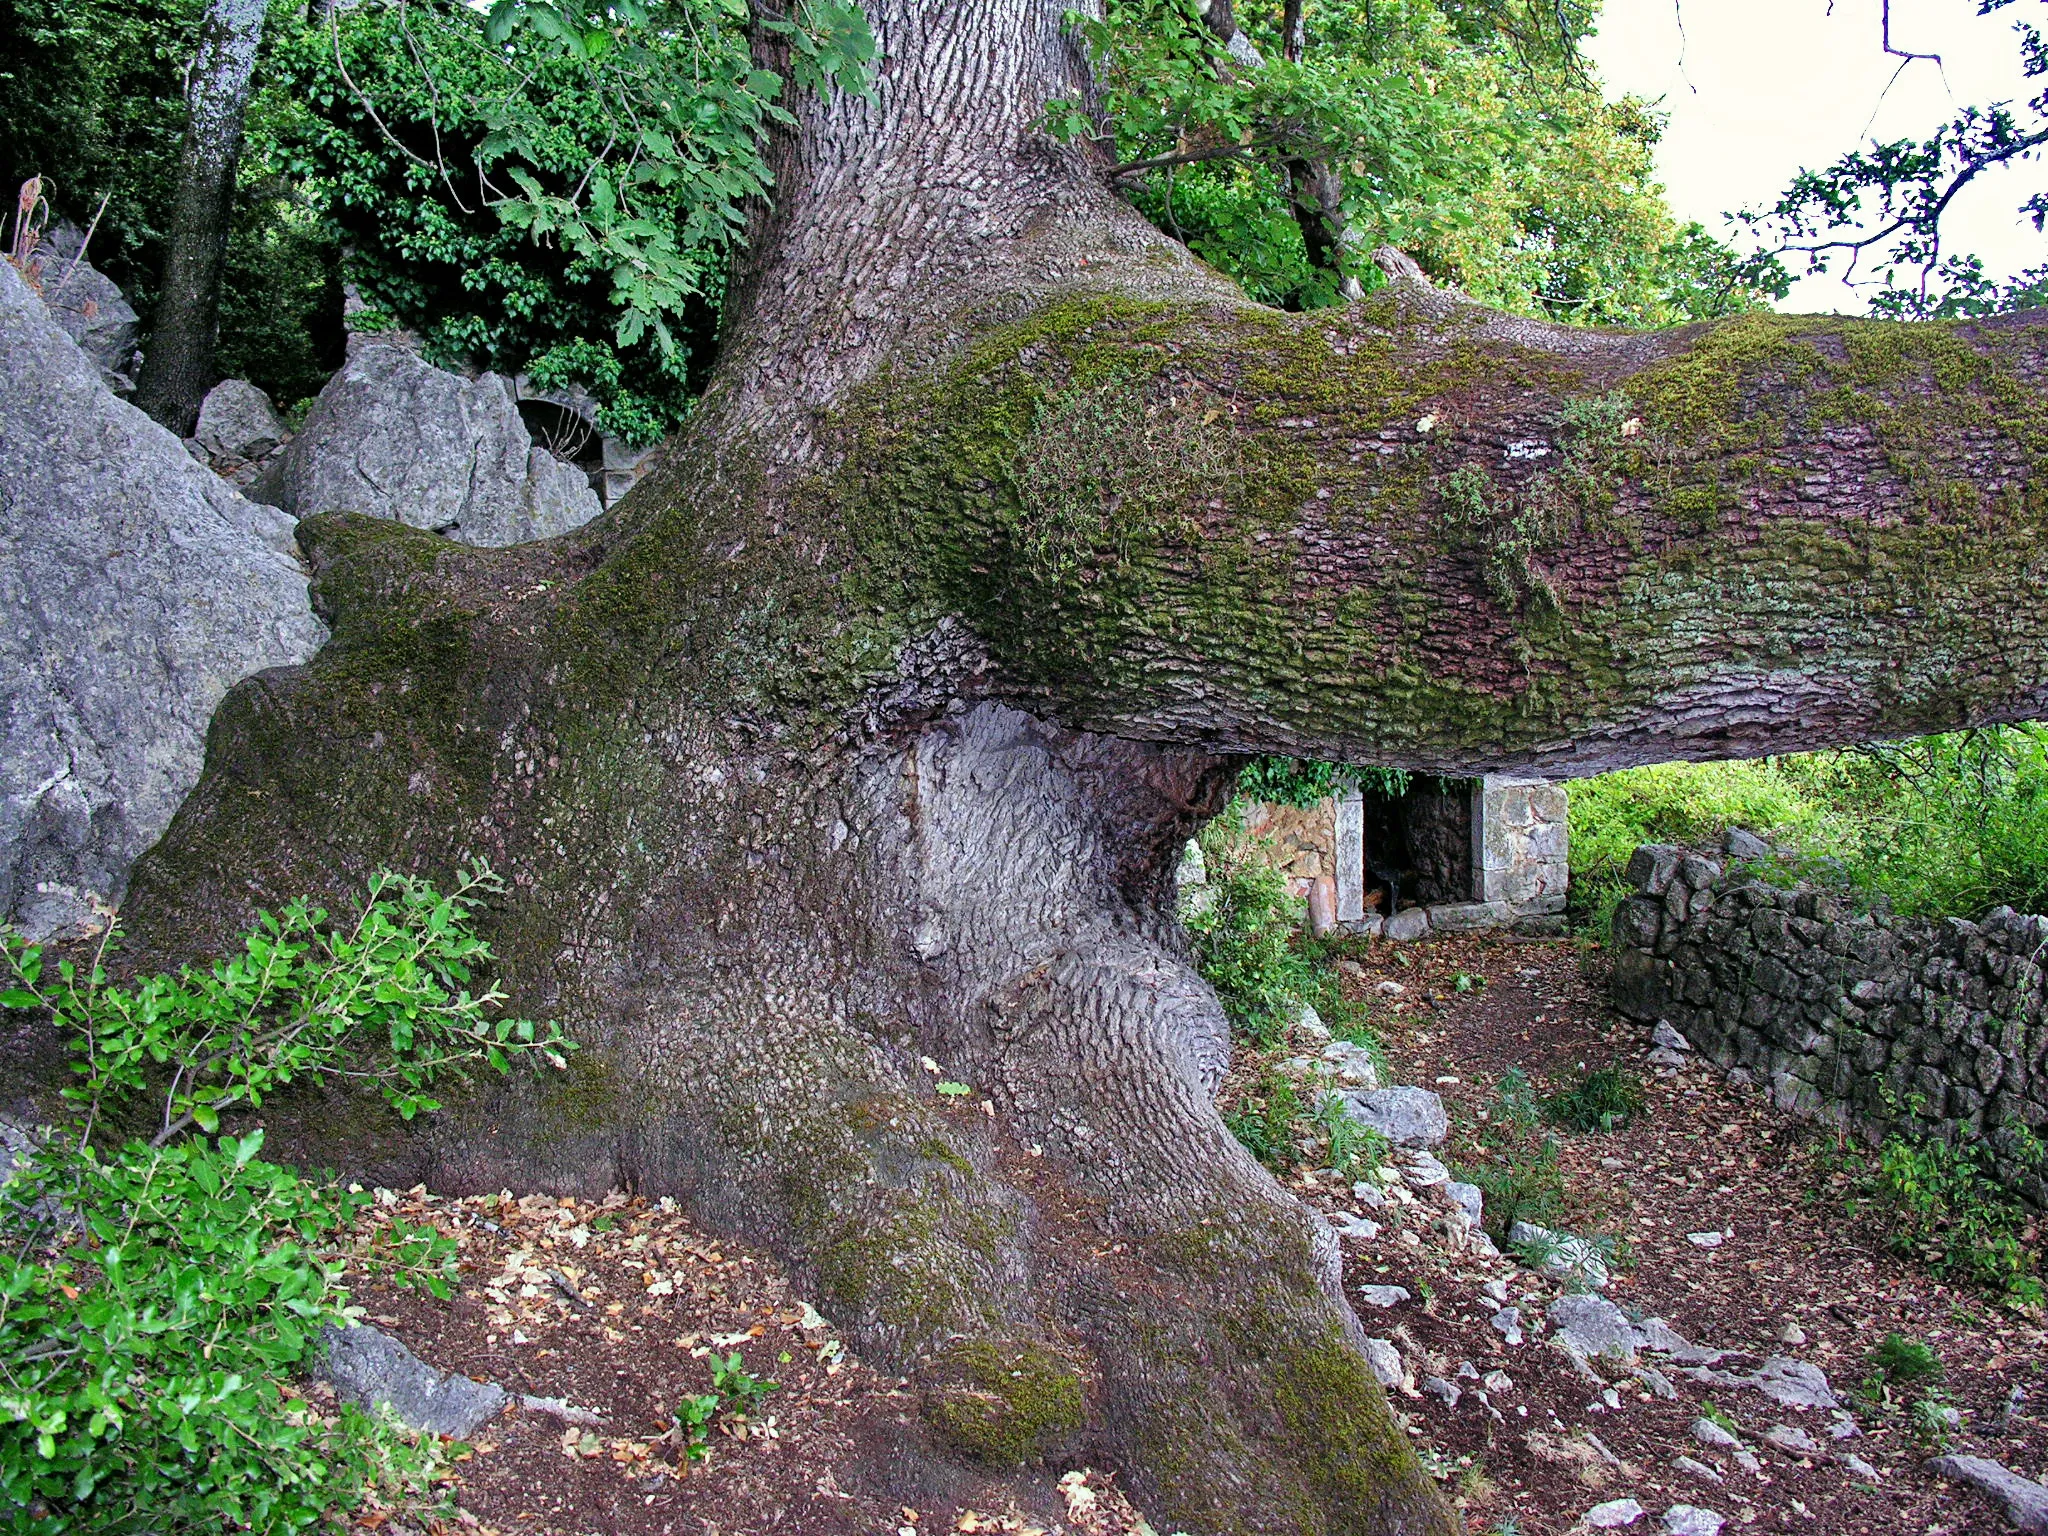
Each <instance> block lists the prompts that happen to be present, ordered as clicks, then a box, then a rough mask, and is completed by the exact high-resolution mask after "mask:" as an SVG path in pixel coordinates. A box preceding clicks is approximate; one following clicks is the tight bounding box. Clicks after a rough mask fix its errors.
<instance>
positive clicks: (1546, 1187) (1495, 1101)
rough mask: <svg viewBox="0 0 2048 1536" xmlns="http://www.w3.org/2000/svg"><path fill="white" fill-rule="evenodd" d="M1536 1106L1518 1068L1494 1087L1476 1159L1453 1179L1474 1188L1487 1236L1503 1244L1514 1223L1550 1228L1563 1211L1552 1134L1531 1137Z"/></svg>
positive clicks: (1561, 1183)
mask: <svg viewBox="0 0 2048 1536" xmlns="http://www.w3.org/2000/svg"><path fill="white" fill-rule="evenodd" d="M1542 1119H1543V1116H1542V1110H1541V1107H1540V1104H1539V1101H1538V1100H1537V1097H1536V1092H1535V1089H1534V1088H1533V1087H1532V1086H1531V1085H1530V1082H1529V1079H1528V1077H1527V1075H1526V1074H1524V1073H1523V1072H1522V1070H1521V1069H1520V1068H1519V1067H1510V1068H1509V1069H1508V1070H1507V1071H1506V1072H1505V1073H1503V1074H1502V1076H1501V1080H1500V1082H1499V1083H1498V1084H1496V1085H1495V1087H1494V1091H1493V1098H1492V1100H1491V1102H1490V1103H1489V1104H1488V1105H1487V1118H1486V1121H1485V1128H1484V1130H1482V1131H1481V1133H1480V1135H1479V1137H1478V1146H1477V1149H1476V1158H1475V1160H1474V1161H1473V1162H1470V1163H1464V1164H1461V1165H1460V1166H1459V1167H1458V1169H1457V1175H1458V1177H1459V1178H1460V1179H1461V1180H1463V1181H1464V1182H1465V1183H1467V1184H1473V1185H1476V1186H1478V1189H1479V1192H1480V1194H1481V1195H1482V1196H1483V1197H1484V1202H1485V1203H1484V1207H1483V1210H1484V1222H1483V1225H1484V1227H1485V1231H1486V1234H1487V1236H1489V1237H1491V1238H1492V1239H1493V1240H1494V1242H1495V1243H1496V1244H1498V1245H1500V1246H1501V1247H1503V1248H1505V1247H1506V1246H1507V1235H1508V1232H1509V1230H1510V1229H1511V1228H1513V1226H1514V1225H1515V1223H1516V1222H1518V1221H1527V1222H1533V1223H1535V1224H1536V1225H1537V1226H1553V1225H1555V1224H1556V1223H1557V1221H1558V1220H1559V1218H1560V1217H1561V1215H1562V1213H1563V1210H1564V1174H1563V1171H1562V1170H1561V1169H1560V1168H1559V1167H1558V1146H1557V1141H1556V1139H1555V1138H1554V1137H1550V1136H1542V1137H1539V1136H1538V1135H1537V1131H1538V1129H1539V1127H1540V1126H1541V1125H1542Z"/></svg>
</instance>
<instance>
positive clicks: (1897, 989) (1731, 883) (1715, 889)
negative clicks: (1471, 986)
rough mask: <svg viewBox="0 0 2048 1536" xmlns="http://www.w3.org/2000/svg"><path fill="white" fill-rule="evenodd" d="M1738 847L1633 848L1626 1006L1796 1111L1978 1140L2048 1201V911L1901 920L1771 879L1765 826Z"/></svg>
mask: <svg viewBox="0 0 2048 1536" xmlns="http://www.w3.org/2000/svg"><path fill="white" fill-rule="evenodd" d="M1730 848H1731V849H1733V850H1737V856H1734V857H1732V859H1731V862H1730V863H1729V864H1728V865H1727V866H1726V867H1724V865H1723V863H1722V861H1721V860H1719V859H1716V858H1710V857H1707V856H1706V855H1704V854H1700V853H1695V852H1688V851H1686V850H1684V849H1680V848H1674V847H1668V846H1664V845H1661V844H1653V845H1647V846H1645V847H1642V848H1638V849H1637V850H1636V852H1635V857H1634V858H1633V860H1631V862H1630V864H1629V867H1628V878H1629V881H1630V883H1631V884H1632V885H1633V886H1634V887H1635V892H1634V894H1632V895H1630V896H1629V897H1628V898H1627V899H1625V900H1624V901H1623V902H1622V903H1621V904H1620V905H1619V906H1618V907H1617V908H1616V909H1615V914H1614V947H1615V958H1614V973H1613V975H1614V979H1613V999H1614V1003H1615V1006H1616V1007H1617V1008H1619V1009H1620V1010H1621V1011H1622V1012H1623V1013H1626V1014H1629V1015H1630V1016H1632V1017H1634V1018H1638V1019H1642V1020H1645V1021H1649V1020H1662V1021H1665V1022H1668V1023H1670V1024H1672V1025H1674V1026H1675V1027H1676V1029H1677V1031H1678V1033H1679V1034H1681V1035H1683V1036H1684V1038H1685V1041H1687V1042H1689V1043H1690V1044H1691V1045H1692V1046H1693V1047H1695V1048H1696V1049H1697V1050H1698V1051H1699V1052H1700V1054H1701V1055H1703V1056H1705V1057H1706V1058H1707V1059H1708V1060H1710V1061H1712V1062H1715V1063H1716V1064H1718V1065H1719V1066H1722V1067H1724V1068H1727V1069H1729V1070H1730V1071H1731V1073H1738V1074H1742V1075H1744V1076H1746V1077H1747V1078H1749V1079H1750V1080H1752V1081H1755V1082H1757V1083H1759V1084H1763V1085H1767V1086H1768V1087H1769V1089H1770V1091H1771V1094H1772V1097H1773V1098H1774V1099H1775V1100H1776V1101H1777V1103H1778V1104H1779V1105H1780V1106H1781V1107H1782V1108H1785V1109H1787V1110H1791V1111H1793V1112H1796V1113H1801V1114H1810V1115H1818V1116H1822V1117H1824V1118H1827V1119H1831V1120H1835V1121H1838V1122H1841V1123H1844V1124H1847V1125H1849V1126H1851V1127H1853V1128H1855V1129H1856V1130H1858V1131H1860V1132H1862V1133H1863V1134H1865V1135H1867V1136H1869V1137H1871V1138H1873V1139H1875V1138H1879V1137H1881V1136H1883V1135H1884V1134H1885V1133H1887V1132H1888V1131H1890V1130H1892V1129H1895V1128H1900V1129H1910V1130H1911V1131H1912V1132H1914V1133H1915V1134H1923V1135H1934V1136H1938V1137H1940V1138H1941V1139H1943V1140H1955V1139H1961V1140H1963V1141H1968V1142H1979V1141H1981V1142H1982V1144H1983V1145H1984V1146H1985V1147H1987V1148H1988V1149H1989V1150H1990V1151H1991V1152H1992V1153H1993V1154H1994V1155H1995V1157H1996V1159H1997V1162H1998V1172H1999V1176H2000V1178H2001V1179H2002V1180H2003V1181H2004V1182H2005V1183H2006V1184H2007V1185H2008V1186H2009V1187H2010V1188H2012V1189H2014V1190H2016V1191H2018V1193H2019V1194H2020V1195H2021V1196H2022V1197H2023V1198H2025V1199H2026V1200H2027V1201H2028V1202H2029V1203H2031V1204H2033V1205H2034V1206H2036V1207H2048V1168H2043V1167H2042V1166H2041V1165H2040V1164H2039V1162H2038V1161H2037V1160H2036V1159H2035V1157H2034V1156H2033V1154H2032V1152H2031V1149H2030V1147H2029V1145H2028V1138H2027V1137H2026V1136H2024V1135H2022V1134H2021V1133H2022V1132H2024V1131H2026V1130H2028V1129H2032V1130H2033V1132H2034V1133H2035V1134H2036V1135H2039V1134H2040V1133H2041V1132H2042V1131H2043V1130H2048V968H2044V965H2043V960H2044V958H2048V918H2042V917H2023V916H2021V915H2019V914H2017V913H2015V912H2013V911H2012V910H2011V909H2010V908H2007V907H1999V908H1997V909H1995V910H1994V911H1992V912H1990V913H1988V914H1986V915H1985V916H1984V917H1983V918H1982V919H1981V920H1980V921H1978V922H1966V921H1964V920H1962V919H1961V918H1942V919H1933V918H1905V917H1896V916H1894V915H1893V914H1892V913H1891V912H1890V911H1889V910H1888V908H1887V907H1886V906H1885V904H1884V902H1883V900H1882V899H1881V898H1877V899H1873V900H1870V901H1858V900H1854V899H1852V898H1853V895H1854V893H1852V892H1846V891H1840V890H1833V891H1830V890H1820V889H1816V888H1815V887H1813V886H1812V885H1810V884H1801V885H1794V886H1785V885H1780V884H1777V883H1773V880H1769V879H1760V878H1758V875H1760V874H1763V875H1773V876H1774V877H1775V866H1774V865H1773V864H1772V863H1771V862H1770V861H1769V860H1768V858H1767V857H1758V856H1757V850H1758V849H1760V848H1763V845H1762V844H1760V843H1758V841H1757V840H1756V839H1754V838H1748V837H1746V835H1745V836H1744V837H1738V838H1734V839H1731V842H1730ZM1769 852H1770V850H1768V849H1767V848H1765V849H1763V853H1764V855H1766V856H1767V855H1768V854H1769ZM1743 854H1746V855H1749V857H1742V856H1740V855H1743Z"/></svg>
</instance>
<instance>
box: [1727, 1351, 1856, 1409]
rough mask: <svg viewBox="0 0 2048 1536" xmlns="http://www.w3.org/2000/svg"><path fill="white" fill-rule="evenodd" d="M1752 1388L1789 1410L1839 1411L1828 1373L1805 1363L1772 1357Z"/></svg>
mask: <svg viewBox="0 0 2048 1536" xmlns="http://www.w3.org/2000/svg"><path fill="white" fill-rule="evenodd" d="M1749 1385H1751V1386H1753V1387H1755V1388H1756V1389H1757V1390H1758V1391H1759V1392H1762V1393H1764V1394H1765V1395H1766V1396H1768V1397H1771V1398H1773V1399H1775V1400H1776V1401H1778V1402H1781V1403H1783V1404H1784V1405H1785V1406H1786V1407H1787V1408H1839V1407H1840V1406H1841V1404H1840V1403H1839V1402H1838V1401H1837V1400H1836V1398H1835V1394H1834V1390H1833V1388H1831V1387H1830V1386H1829V1385H1828V1378H1827V1375H1826V1373H1825V1372H1823V1371H1822V1370H1821V1368H1820V1367H1819V1366H1817V1365H1808V1364H1807V1363H1806V1362H1805V1361H1804V1360H1792V1359H1788V1358H1787V1357H1785V1356H1784V1355H1773V1356H1771V1357H1770V1359H1768V1360H1766V1361H1765V1362H1764V1363H1763V1365H1762V1367H1761V1368H1760V1369H1759V1370H1758V1371H1757V1372H1756V1374H1755V1375H1753V1376H1751V1377H1750V1378H1749Z"/></svg>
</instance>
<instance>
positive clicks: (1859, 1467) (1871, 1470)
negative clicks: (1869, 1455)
mask: <svg viewBox="0 0 2048 1536" xmlns="http://www.w3.org/2000/svg"><path fill="white" fill-rule="evenodd" d="M1842 1465H1843V1466H1845V1467H1847V1468H1848V1469H1849V1470H1850V1471H1851V1472H1853V1473H1855V1474H1856V1476H1858V1477H1860V1478H1862V1479H1864V1481H1866V1482H1872V1483H1874V1482H1876V1481H1877V1480H1878V1478H1879V1477H1880V1476H1881V1475H1882V1474H1881V1473H1879V1471H1878V1470H1877V1468H1875V1467H1873V1466H1872V1465H1871V1464H1870V1463H1869V1462H1867V1461H1865V1460H1864V1459H1863V1458H1862V1457H1861V1456H1844V1457H1843V1458H1842Z"/></svg>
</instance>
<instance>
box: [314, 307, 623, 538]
mask: <svg viewBox="0 0 2048 1536" xmlns="http://www.w3.org/2000/svg"><path fill="white" fill-rule="evenodd" d="M276 497H277V504H278V505H279V506H280V507H282V508H283V509H284V510H285V511H286V512H289V513H291V514H292V515H293V516H295V517H311V516H313V515H314V514H315V513H319V512H337V511H343V512H360V513H363V514H365V515H366V516H370V517H384V518H390V519H392V520H393V521H396V522H401V523H405V524H408V525H409V526H411V527H414V528H425V529H429V530H431V531H433V532H435V533H441V534H445V535H446V536H447V537H449V538H451V539H455V540H457V541H459V542H460V543H464V544H484V545H496V544H523V543H526V542H528V541H529V540H533V539H545V538H550V537H552V536H554V535H555V534H558V533H566V532H568V531H569V530H570V529H571V528H575V527H578V526H580V525H581V524H583V523H587V522H589V521H590V519H592V518H593V517H595V516H597V514H598V512H599V511H600V510H601V508H600V506H599V503H598V498H597V493H596V492H595V491H593V490H592V489H591V488H590V482H589V479H588V477H587V476H586V475H585V474H584V472H583V471H582V470H580V469H578V468H577V467H576V466H575V465H573V464H565V463H563V462H562V461H561V460H560V459H557V458H556V457H555V456H554V455H553V454H551V453H549V452H548V451H547V450H546V449H545V448H541V447H538V446H536V445H535V443H534V441H533V438H532V436H531V435H530V434H529V433H528V431H527V428H526V424H525V422H524V421H523V420H521V418H520V415H519V402H518V399H517V394H516V391H515V390H514V389H513V386H512V383H511V381H510V380H508V379H505V378H502V377H500V376H499V375H497V374H495V373H486V374H483V375H482V376H480V377H478V378H474V379H471V378H465V377H464V376H463V375H461V374H458V373H450V372H448V371H447V370H446V369H443V368H436V367H434V366H433V365H432V364H431V363H429V362H427V361H426V360H425V359H424V358H422V357H421V356H420V355H419V354H418V353H417V352H415V351H413V350H412V348H411V347H409V346H407V345H405V343H404V342H403V341H402V340H399V339H391V338H385V337H382V336H379V335H377V334H375V333H372V334H370V335H365V336H358V337H356V338H354V339H353V340H352V342H351V346H350V354H349V359H348V362H347V363H346V364H345V365H344V366H343V368H342V369H341V371H340V372H339V373H337V374H335V376H334V377H333V378H332V379H330V380H329V381H328V383H327V387H326V388H325V389H323V390H321V391H320V397H319V399H318V400H316V401H315V402H314V404H313V409H312V411H311V413H310V414H309V415H308V416H307V417H306V424H305V426H304V427H302V428H301V429H300V431H299V435H298V436H297V437H295V438H293V439H292V442H291V446H290V447H289V448H287V449H286V450H285V453H284V458H283V462H282V465H281V468H280V472H279V476H278V481H277V487H276Z"/></svg>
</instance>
